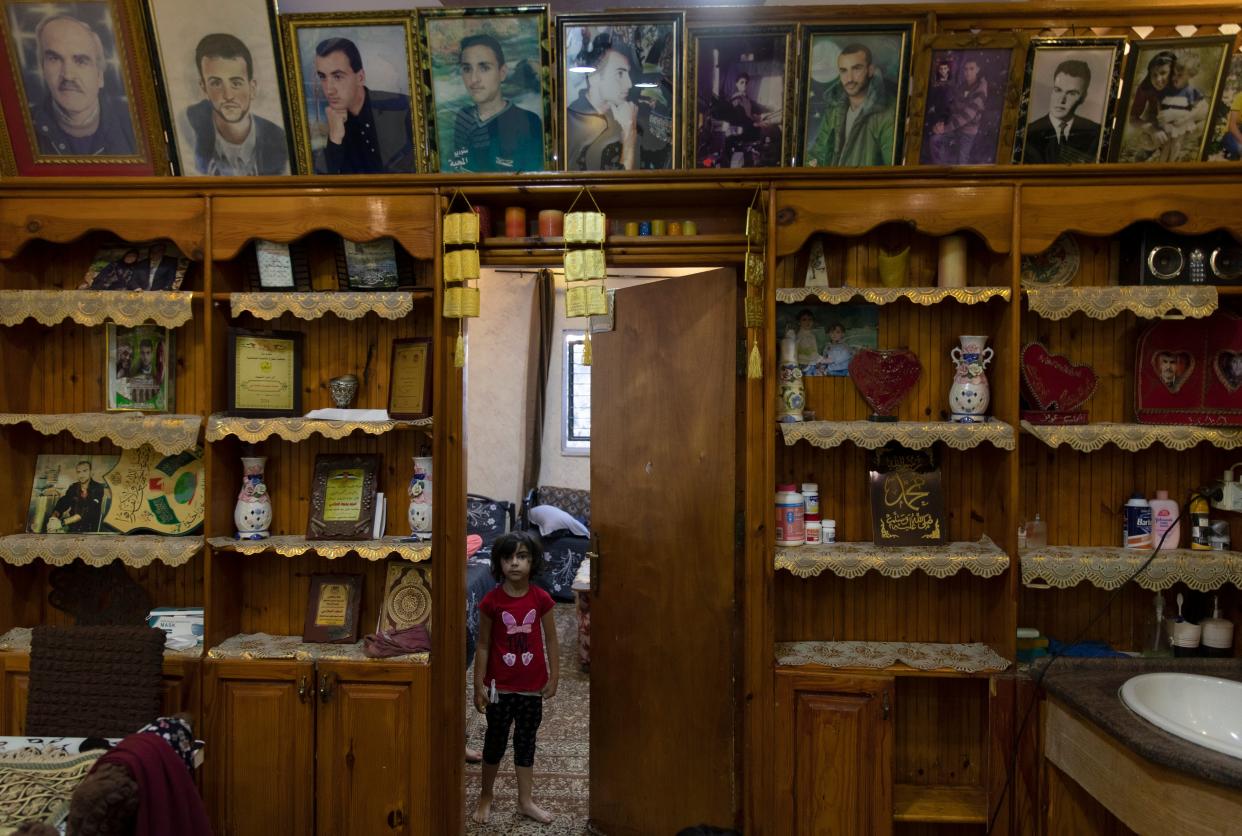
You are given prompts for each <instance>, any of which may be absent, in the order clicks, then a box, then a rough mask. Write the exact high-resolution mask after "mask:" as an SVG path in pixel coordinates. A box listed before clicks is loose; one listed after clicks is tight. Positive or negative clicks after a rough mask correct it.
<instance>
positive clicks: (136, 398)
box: [104, 322, 177, 412]
mask: <svg viewBox="0 0 1242 836" xmlns="http://www.w3.org/2000/svg"><path fill="white" fill-rule="evenodd" d="M107 345H108V356H107V361H106V363H105V364H104V380H106V381H107V382H108V390H107V397H108V402H107V403H106V404H105V405H104V408H105V409H106V410H107V411H108V412H171V411H172V407H173V367H174V366H175V365H176V359H177V358H176V355H175V354H174V353H173V332H172V331H170V330H169V329H168V328H164V327H162V326H159V325H136V326H134V327H132V328H127V327H125V326H122V325H116V324H114V323H111V322H109V323H108V326H107Z"/></svg>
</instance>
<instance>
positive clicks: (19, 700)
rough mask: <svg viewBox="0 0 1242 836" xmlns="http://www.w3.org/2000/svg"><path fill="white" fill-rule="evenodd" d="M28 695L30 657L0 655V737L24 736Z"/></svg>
mask: <svg viewBox="0 0 1242 836" xmlns="http://www.w3.org/2000/svg"><path fill="white" fill-rule="evenodd" d="M29 693H30V657H29V656H27V655H26V654H25V653H0V735H4V736H6V737H21V736H22V735H23V734H25V731H26V697H27V695H28V694H29Z"/></svg>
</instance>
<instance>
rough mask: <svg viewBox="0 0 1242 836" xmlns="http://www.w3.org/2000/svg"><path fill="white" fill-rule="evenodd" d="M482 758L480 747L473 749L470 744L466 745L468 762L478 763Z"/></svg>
mask: <svg viewBox="0 0 1242 836" xmlns="http://www.w3.org/2000/svg"><path fill="white" fill-rule="evenodd" d="M481 760H483V753H482V752H480V751H479V750H478V749H471V748H470V747H469V746H467V747H466V763H478V762H479V761H481Z"/></svg>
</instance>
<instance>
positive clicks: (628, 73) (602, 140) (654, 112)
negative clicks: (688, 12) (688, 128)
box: [556, 12, 684, 171]
mask: <svg viewBox="0 0 1242 836" xmlns="http://www.w3.org/2000/svg"><path fill="white" fill-rule="evenodd" d="M556 27H557V43H558V44H559V45H560V59H559V60H560V67H559V68H558V71H557V76H558V88H559V94H560V102H559V104H558V107H559V108H560V111H559V112H560V132H561V141H560V153H561V161H562V166H563V167H564V169H565V170H566V171H640V170H662V169H671V168H674V167H676V166H678V165H680V163H681V157H680V154H681V137H680V136H679V134H680V133H681V124H682V122H681V120H682V116H681V108H682V104H681V98H682V90H681V87H682V84H681V74H682V68H681V52H682V44H681V39H682V30H683V28H684V18H683V15H682V13H681V12H658V13H656V12H653V13H644V14H611V15H610V14H598V15H557V17H556Z"/></svg>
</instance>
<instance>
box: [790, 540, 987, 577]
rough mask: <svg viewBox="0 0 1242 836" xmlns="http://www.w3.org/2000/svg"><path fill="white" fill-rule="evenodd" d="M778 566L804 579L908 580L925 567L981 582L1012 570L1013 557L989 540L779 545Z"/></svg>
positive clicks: (941, 574) (934, 572)
mask: <svg viewBox="0 0 1242 836" xmlns="http://www.w3.org/2000/svg"><path fill="white" fill-rule="evenodd" d="M776 568H777V569H778V570H781V569H784V570H785V571H787V572H792V573H793V574H795V575H797V576H798V577H800V578H813V577H815V576H816V575H819V574H821V573H823V572H830V573H832V574H834V575H837V576H838V577H842V578H850V579H853V578H860V577H862V576H863V575H865V574H866V573H867V572H870V571H873V570H874V571H876V572H879V573H880V574H881V575H883V576H884V577H886V578H904V577H907V576H908V575H910V574H912V573H913V572H914V570H916V569H921V570H922V571H924V572H926V573H927V574H928V575H931V576H932V577H933V578H948V577H952V576H953V575H956V574H957V573H958V572H959V571H962V572H969V573H970V574H972V575H977V576H979V577H981V578H994V577H996V576H997V575H1001V574H1004V572H1005V570H1006V569H1008V568H1009V555H1007V554H1005V552H1003V551H1002V550H1001V549H1000V548H998V547H997V545H996V544H995V543H993V542H992V541H991V539H989V538H988V537H986V536H985V537H984V538H983V539H982V540H980V541H979V542H977V543H949V544H947V545H944V546H877V545H875V544H874V543H832V544H824V545H809V546H792V547H788V546H781V547H777V549H776Z"/></svg>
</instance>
